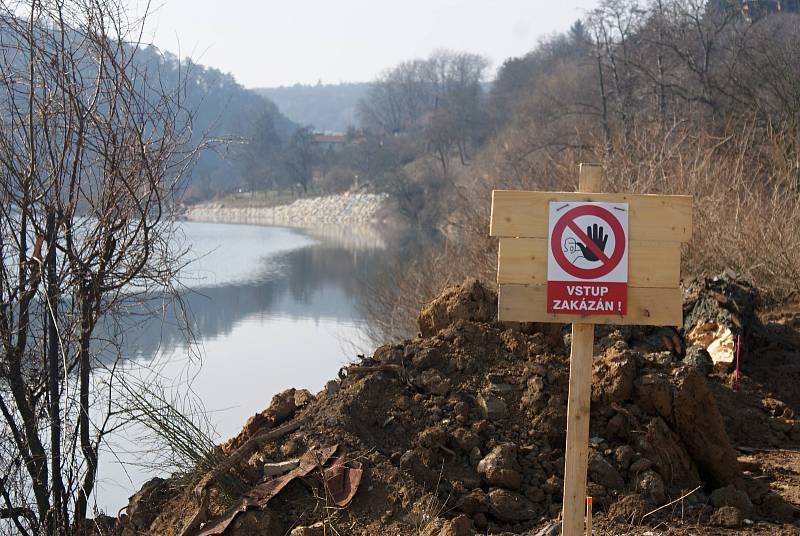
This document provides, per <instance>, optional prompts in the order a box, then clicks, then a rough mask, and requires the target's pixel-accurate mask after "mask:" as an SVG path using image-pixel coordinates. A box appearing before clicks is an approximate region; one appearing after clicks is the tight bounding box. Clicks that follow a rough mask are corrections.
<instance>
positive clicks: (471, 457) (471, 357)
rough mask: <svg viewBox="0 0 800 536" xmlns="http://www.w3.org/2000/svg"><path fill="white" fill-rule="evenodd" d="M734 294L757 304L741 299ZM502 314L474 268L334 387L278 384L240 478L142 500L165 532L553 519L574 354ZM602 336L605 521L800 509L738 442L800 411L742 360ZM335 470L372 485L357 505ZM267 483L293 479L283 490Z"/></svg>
mask: <svg viewBox="0 0 800 536" xmlns="http://www.w3.org/2000/svg"><path fill="white" fill-rule="evenodd" d="M723 290H724V289H723ZM709 292H710V291H709V290H708V288H705V289H701V290H699V291H698V293H697V296H696V299H695V301H694V302H693V303H695V304H698V303H705V305H702V307H705V308H709V307H712V306H713V304H712V301H711V300H713V301H714V302H715V303H717V304H719V303H720V300H719V298H718V297H716V296H711V295H710V294H709ZM714 292H721V291H719V289H717V288H715V289H714ZM720 295H722V296H723V297H724V298H726V299H728V300H729V302H728V303H729V304H733V305H730V307H731V308H736V307H741V305H740V304H739V303H738V301H737V300H738V299H739V298H738V297H737V296H733V295H732V294H724V293H721V294H720ZM697 307H700V306H699V305H695V306H694V308H695V309H696V308H697ZM725 310H728V311H730V310H734V309H729V308H725ZM739 310H740V311H741V309H739ZM495 312H496V305H495V298H494V296H493V294H492V293H491V292H490V291H489V290H487V289H486V288H485V287H483V286H482V285H481V284H480V283H478V282H477V281H474V280H472V281H467V282H466V283H465V284H464V285H462V286H461V287H454V288H449V289H446V290H445V291H444V292H443V293H442V295H441V296H439V297H438V298H437V299H436V300H434V301H433V302H432V303H431V304H430V305H429V306H428V307H426V309H425V310H424V311H423V312H422V313H421V314H420V317H419V327H420V333H421V334H422V336H421V338H417V339H414V340H410V341H405V342H404V343H402V344H396V345H386V346H382V347H380V348H378V349H377V350H376V351H375V352H374V354H373V355H372V356H371V357H367V358H364V359H363V360H362V361H361V362H360V363H358V364H356V365H353V366H350V367H346V368H344V369H342V371H341V373H340V378H339V379H338V380H337V381H334V382H329V384H328V385H327V386H326V389H325V390H323V391H322V392H320V393H318V394H317V395H311V394H310V393H307V392H304V391H295V390H289V391H286V392H284V393H281V394H280V395H277V396H276V397H275V398H273V402H272V404H271V406H270V408H268V409H267V410H265V411H264V412H262V413H260V414H258V415H257V416H254V417H253V418H252V419H251V420H250V421H249V422H248V423H247V425H246V426H245V428H244V429H243V431H242V433H241V434H240V435H239V436H238V437H237V438H234V439H233V440H231V441H229V442H228V443H227V444H226V445H225V446H224V447H223V448H222V451H223V452H224V454H225V455H227V456H229V459H233V458H236V459H237V460H240V461H241V463H236V464H234V463H231V464H229V465H230V467H229V468H228V469H227V470H226V471H225V472H224V473H225V476H226V479H223V478H215V479H213V480H211V479H208V477H206V478H205V479H204V482H205V484H204V485H203V486H195V485H194V484H193V485H191V486H186V488H185V489H186V491H184V492H183V493H180V494H177V495H173V496H171V497H167V498H165V497H164V496H163V494H160V495H158V498H159V501H160V504H159V505H156V506H154V505H148V508H145V509H142V508H141V507H138V510H139V511H141V510H146V511H147V512H152V511H154V510H158V511H159V514H158V515H157V517H155V518H154V519H151V516H148V517H147V518H146V519H147V520H148V521H151V523H150V526H149V529H148V530H149V533H150V534H159V535H172V534H181V533H183V534H186V535H187V536H188V535H190V534H191V535H196V534H200V533H202V534H226V535H231V536H235V535H244V534H252V533H254V532H253V531H258V533H260V534H267V535H271V534H275V535H278V534H286V533H291V534H296V535H312V534H323V533H325V534H328V533H334V534H336V533H338V534H354V535H375V534H398V535H412V534H415V535H416V534H429V535H432V536H446V535H467V534H473V533H474V531H479V532H481V533H487V532H488V533H497V534H499V533H504V532H505V533H513V534H535V533H536V530H538V528H539V527H541V526H542V525H543V524H545V523H547V522H548V521H550V520H552V519H553V518H555V517H557V516H558V515H559V512H560V510H561V494H562V478H563V471H564V448H565V427H566V401H567V385H568V377H569V360H568V356H567V355H565V354H564V351H563V349H562V345H561V344H553V343H552V341H551V339H550V338H548V337H546V336H545V335H544V334H542V333H535V332H534V333H528V331H529V330H525V331H524V332H523V331H519V330H514V329H510V328H508V327H507V326H504V325H501V324H498V323H495V322H493V321H492V320H493V318H494V316H495ZM717 313H719V314H720V315H721V314H722V313H720V312H719V311H717ZM693 314H694V313H693ZM747 314H749V313H747ZM742 316H743V315H741V314H740V318H741V317H742ZM694 318H695V321H703V320H704V319H705V320H707V318H706V317H701V315H700V314H699V313H697V314H696V315H695V316H694ZM714 318H715V319H716V320H719V319H720V317H719V316H716V317H714ZM731 322H733V321H732V320H731ZM734 325H735V322H734ZM599 331H600V330H599ZM601 335H603V336H602V337H599V338H598V339H597V345H596V348H595V356H596V357H595V358H594V364H593V376H592V408H591V425H590V438H591V439H590V450H591V452H590V463H589V475H588V476H589V485H588V489H589V494H590V495H592V496H593V497H594V504H595V505H596V510H598V512H597V514H596V518H597V519H598V523H599V525H598V526H602V524H603V523H611V524H613V523H625V524H627V523H629V522H631V521H633V522H635V523H642V522H643V523H645V524H655V523H658V522H660V521H662V520H664V519H665V518H672V516H673V514H677V516H678V518H677V521H673V522H674V523H677V524H678V525H679V524H680V523H684V524H686V526H689V525H688V524H690V523H693V524H694V525H692V526H693V527H697V523H701V524H707V523H709V522H711V521H713V522H714V523H716V524H717V525H720V526H728V525H730V524H731V523H740V524H741V523H745V522H750V523H754V522H755V523H758V522H759V521H760V520H769V521H771V522H774V521H780V522H782V523H790V522H792V521H793V519H794V515H795V511H796V510H795V508H794V507H793V506H792V505H791V504H789V503H787V502H786V501H785V500H784V499H783V498H782V497H781V496H780V495H779V494H777V493H776V492H775V491H774V490H773V489H772V488H770V487H769V485H768V482H769V480H770V477H769V474H768V472H766V470H765V469H764V467H761V466H759V464H758V462H757V460H756V461H753V460H748V461H746V463H743V464H740V462H739V460H738V459H737V458H738V457H739V454H740V453H739V452H737V450H736V449H735V448H734V445H736V446H740V445H741V442H740V440H741V438H742V437H748V436H747V434H744V433H742V432H741V427H742V426H745V427H746V426H751V425H753V426H761V425H762V424H761V423H762V421H763V422H766V423H767V424H765V425H764V426H766V427H767V430H768V431H771V433H773V434H774V438H775V440H776V441H777V442H778V443H779V444H781V445H787V444H790V443H791V441H792V439H800V425H798V423H797V422H796V421H794V420H793V419H794V413H793V410H792V408H790V407H788V406H787V405H786V404H784V403H782V402H780V401H779V400H777V399H771V398H770V400H773V402H766V400H767V399H768V398H769V397H768V396H767V394H766V393H765V391H764V390H763V388H762V387H761V386H760V384H757V383H756V382H751V381H749V380H748V379H747V378H746V377H743V378H742V380H741V381H742V385H743V389H744V390H745V391H746V392H744V393H743V392H733V391H732V390H731V388H730V376H729V375H728V374H726V373H723V372H721V371H719V370H718V371H716V372H711V373H710V375H708V374H709V372H710V369H707V368H705V367H703V366H702V364H700V363H699V362H698V361H697V360H696V359H690V358H689V356H687V357H686V358H685V359H682V357H683V355H682V354H683V350H682V348H683V347H685V344H678V345H675V344H674V343H673V344H672V351H662V350H659V351H654V350H656V349H654V348H650V350H640V348H642V346H641V344H639V342H640V341H642V340H644V339H646V336H645V335H643V332H640V331H638V330H635V329H626V330H625V331H624V332H623V331H617V330H614V329H605V330H603V331H602V333H601ZM676 336H677V335H676ZM670 340H671V339H670ZM634 343H636V344H634ZM634 348H636V349H634ZM753 352H754V353H755V352H756V350H755V349H753ZM787 408H788V411H787ZM732 421H736V422H737V423H738V427H734V428H732V427H731V425H732ZM731 430H733V431H732V433H731V432H730V431H731ZM778 434H780V435H778ZM795 434H796V436H797V437H795ZM731 438H733V442H732V441H731ZM333 447H336V448H335V449H334V448H333ZM323 451H324V452H326V453H329V454H327V455H326V457H325V458H324V459H322V458H320V457H319V456H317V457H316V458H315V457H314V455H313V453H315V452H323ZM334 452H335V453H336V454H333V453H334ZM752 452H753V451H752V450H749V451H748V454H747V455H748V456H752ZM310 453H311V454H310ZM309 456H311V458H309ZM298 459H299V461H298ZM304 460H305V461H304ZM309 460H310V461H309ZM337 460H338V462H337ZM336 463H339V465H338V466H337V465H336ZM298 464H299V467H298ZM337 467H338V471H337V470H336V468H337ZM282 468H285V469H282ZM300 469H302V471H300ZM282 471H283V472H282ZM298 471H300V472H298ZM331 474H335V475H336V476H335V477H332V476H330V475H331ZM765 474H766V476H767V477H766V478H765ZM287 475H289V476H291V478H287ZM295 475H296V476H295ZM343 475H349V476H347V477H346V478H345V477H344V476H343ZM356 475H357V478H356ZM215 476H219V475H215ZM343 478H344V480H342V479H343ZM278 479H285V481H280V482H277V483H276V480H278ZM230 481H233V483H231V482H230ZM201 482H202V481H201ZM334 483H335V484H336V486H337V487H336V489H337V490H340V487H341V485H342V483H344V484H346V485H350V486H352V489H354V490H355V494H354V495H352V494H351V495H349V497H350V498H351V499H352V502H347V503H346V507H345V506H341V504H342V503H340V502H337V497H339V495H341V494H339V495H337V493H338V492H337V491H336V490H334V489H333V484H334ZM266 488H269V489H271V490H274V489H276V488H279V492H276V493H274V494H270V495H269V497H267V495H266V494H264V493H263V490H264V489H266ZM198 490H200V491H198ZM258 490H261V492H259V493H260V495H259V494H258V493H256V491H258ZM201 491H202V493H201ZM340 491H341V490H340ZM351 491H352V490H351ZM139 496H141V494H140V495H139ZM148 496H154V494H149V495H148ZM241 497H244V498H245V499H247V498H248V497H249V498H253V497H259V500H258V501H255V500H250V499H247V500H245V501H242V500H241ZM265 497H267V498H266V499H265ZM680 497H683V498H682V499H681V500H680V501H678V502H676V503H675V505H677V506H675V505H673V506H672V507H671V508H662V509H660V510H657V509H658V507H660V506H662V505H664V504H668V503H670V502H671V501H673V500H675V499H678V498H680ZM203 507H204V508H205V509H206V511H205V512H203V515H202V516H200V517H198V511H200V510H201V509H202V508H203ZM130 511H134V512H135V511H137V505H136V504H133V503H132V504H131V507H129V512H130ZM142 519H144V518H142V517H139V518H137V522H136V523H135V524H133V523H131V522H130V519H127V521H126V519H125V518H123V519H122V520H121V522H120V523H119V524H118V525H119V526H120V527H122V528H121V529H118V531H119V532H121V533H122V534H134V533H135V532H131V531H130V530H128V529H129V528H130V527H133V526H135V529H137V530H142V528H143V527H141V523H142ZM192 521H194V522H195V523H194V525H193V526H192V527H191V530H184V529H185V527H187V526H190V525H191V522H192ZM222 525H224V526H225V527H226V528H225V529H224V530H223V531H222V532H208V527H209V526H222ZM765 526H766V525H765ZM786 526H788V525H786ZM786 526H785V527H786ZM125 527H128V528H125ZM751 528H757V525H753V527H751ZM331 529H335V531H337V532H331ZM774 529H775V525H769V526H767V528H766V529H764V530H765V531H767V532H770V531H774ZM126 530H128V532H125V531H126ZM698 530H700V529H697V530H695V529H692V530H689V529H687V531H688V532H687V533H694V534H697V533H698ZM703 530H705V529H703ZM201 531H204V532H201Z"/></svg>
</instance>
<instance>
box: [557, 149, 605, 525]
mask: <svg viewBox="0 0 800 536" xmlns="http://www.w3.org/2000/svg"><path fill="white" fill-rule="evenodd" d="M601 172H602V168H601V167H600V166H598V165H594V164H581V166H580V180H579V183H578V191H579V192H586V193H592V192H594V193H597V192H599V190H600V186H601V182H602V175H601ZM593 346H594V324H572V348H571V350H570V358H569V396H568V398H567V452H566V454H565V456H564V512H563V515H562V527H561V528H562V530H561V534H562V535H563V536H581V535H582V534H583V529H584V527H583V520H584V512H585V511H586V510H585V504H586V470H587V466H588V463H589V407H590V403H591V390H592V353H593Z"/></svg>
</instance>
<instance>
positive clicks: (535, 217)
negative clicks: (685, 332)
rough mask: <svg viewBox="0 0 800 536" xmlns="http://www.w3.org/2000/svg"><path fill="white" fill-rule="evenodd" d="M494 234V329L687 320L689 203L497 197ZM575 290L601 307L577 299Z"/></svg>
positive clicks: (673, 198)
mask: <svg viewBox="0 0 800 536" xmlns="http://www.w3.org/2000/svg"><path fill="white" fill-rule="evenodd" d="M562 207H564V208H562ZM559 209H560V210H559ZM568 213H570V214H571V215H570V216H567V214H568ZM559 222H561V224H559ZM595 226H596V227H595ZM601 228H602V229H601ZM554 232H555V233H556V234H557V236H556V235H554ZM490 234H491V236H495V237H498V238H500V245H499V255H498V268H497V282H498V285H499V287H500V292H499V304H498V316H499V319H500V320H509V321H516V322H559V323H568V322H580V321H587V322H592V323H595V324H638V325H674V326H678V325H680V324H681V323H682V321H683V319H682V301H681V290H680V252H681V243H682V242H688V241H689V239H690V238H691V236H692V198H691V196H682V195H632V194H597V193H576V192H524V191H506V190H495V191H494V192H492V216H491V227H490ZM595 239H596V240H595ZM600 246H603V247H602V248H601V247H600ZM593 250H594V251H593ZM548 274H549V275H548ZM577 283H580V285H577ZM577 287H580V291H581V292H584V291H588V293H589V297H592V294H594V297H595V298H601V297H602V298H604V299H594V300H592V299H583V298H585V296H577V295H575V291H576V290H577ZM600 293H602V296H601V295H600ZM579 298H581V299H579ZM605 298H608V299H605ZM556 300H558V301H556ZM581 319H583V320H581Z"/></svg>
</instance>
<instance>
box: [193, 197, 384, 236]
mask: <svg viewBox="0 0 800 536" xmlns="http://www.w3.org/2000/svg"><path fill="white" fill-rule="evenodd" d="M387 201H388V196H386V195H385V194H367V193H349V192H348V193H343V194H337V195H329V196H324V197H312V198H307V199H298V200H297V201H295V202H293V203H291V204H288V205H278V206H275V207H259V206H227V205H225V204H222V203H208V204H203V205H194V206H192V207H189V208H188V209H187V211H186V218H187V219H189V220H192V221H204V222H212V223H247V224H255V225H280V226H286V227H302V228H314V227H319V226H322V225H329V224H348V225H352V224H360V225H366V224H371V223H378V222H379V220H380V219H381V216H382V214H384V213H385V212H386V205H387Z"/></svg>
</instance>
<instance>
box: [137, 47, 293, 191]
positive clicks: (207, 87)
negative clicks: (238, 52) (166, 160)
mask: <svg viewBox="0 0 800 536" xmlns="http://www.w3.org/2000/svg"><path fill="white" fill-rule="evenodd" d="M136 58H137V61H139V62H141V63H142V64H143V65H145V66H146V68H147V69H148V70H150V71H157V72H158V76H159V77H160V79H161V81H162V83H163V84H164V86H165V87H177V86H178V84H184V85H185V99H186V100H185V101H184V103H183V106H184V107H185V108H186V109H187V110H188V111H189V112H190V113H192V114H193V117H192V125H191V126H192V140H191V144H198V143H201V142H203V141H206V142H208V143H209V148H208V149H207V150H204V151H202V152H201V153H200V155H199V157H198V158H197V161H196V164H195V166H194V167H193V168H192V170H191V175H190V177H189V180H188V184H187V188H186V194H185V198H186V200H187V201H197V200H203V199H208V198H212V197H215V196H217V195H219V194H225V193H229V192H232V191H235V190H237V189H239V188H248V187H249V178H250V177H251V176H252V175H253V170H254V169H260V168H263V167H265V166H269V159H270V158H271V156H272V152H271V151H270V149H273V148H276V147H279V146H281V145H282V144H284V143H285V142H287V141H288V139H289V138H290V137H291V135H292V133H293V132H294V131H295V129H296V128H297V126H296V125H295V124H294V123H293V122H292V121H291V120H289V119H288V118H287V117H286V116H284V115H283V114H282V113H281V112H280V111H279V110H278V107H277V106H275V104H274V103H272V102H271V101H270V100H269V99H267V98H265V97H263V96H261V95H259V94H257V93H256V92H254V91H251V90H249V89H245V88H244V87H243V86H242V85H241V84H239V83H238V82H237V81H236V80H235V79H234V78H233V76H232V75H230V74H227V73H223V72H221V71H219V70H218V69H215V68H213V67H206V66H204V65H200V64H198V63H194V62H193V61H192V60H191V59H189V60H184V61H182V62H181V61H179V60H178V58H177V57H176V56H174V55H173V54H171V53H169V52H163V51H160V50H158V49H157V48H155V47H147V48H142V49H140V50H139V51H138V52H137V55H136Z"/></svg>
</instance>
